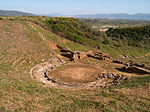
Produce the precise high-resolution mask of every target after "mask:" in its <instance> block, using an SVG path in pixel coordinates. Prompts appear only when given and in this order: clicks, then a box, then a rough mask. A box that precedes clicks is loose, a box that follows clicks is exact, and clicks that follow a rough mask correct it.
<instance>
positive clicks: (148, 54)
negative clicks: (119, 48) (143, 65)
mask: <svg viewBox="0 0 150 112" xmlns="http://www.w3.org/2000/svg"><path fill="white" fill-rule="evenodd" d="M147 56H150V53H146V54H145V55H143V56H141V57H140V58H144V57H147Z"/></svg>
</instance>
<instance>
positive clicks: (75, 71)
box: [47, 64, 104, 84]
mask: <svg viewBox="0 0 150 112" xmlns="http://www.w3.org/2000/svg"><path fill="white" fill-rule="evenodd" d="M102 72H104V70H103V69H102V68H100V67H98V66H95V65H89V64H67V65H64V66H61V67H58V68H57V69H54V70H51V71H48V73H47V75H48V76H49V77H50V78H51V79H52V80H55V81H57V82H60V83H69V84H84V83H90V82H94V81H95V80H96V79H97V78H98V77H99V74H101V73H102Z"/></svg>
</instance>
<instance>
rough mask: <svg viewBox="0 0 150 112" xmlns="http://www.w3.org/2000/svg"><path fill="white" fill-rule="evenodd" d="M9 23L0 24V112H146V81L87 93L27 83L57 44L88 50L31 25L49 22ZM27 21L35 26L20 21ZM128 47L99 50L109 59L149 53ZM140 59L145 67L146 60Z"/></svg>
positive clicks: (149, 83)
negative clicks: (34, 69) (108, 55)
mask: <svg viewBox="0 0 150 112" xmlns="http://www.w3.org/2000/svg"><path fill="white" fill-rule="evenodd" d="M9 19H10V18H9ZM11 19H12V20H8V18H4V20H0V54H1V55H0V112H14V111H16V112H37V111H38V112H51V111H54V112H70V111H71V112H75V111H79V112H92V111H93V112H95V111H97V112H98V111H99V112H116V111H118V112H120V111H122V112H125V111H135V112H137V111H138V112H141V111H145V112H148V111H149V105H150V98H149V95H150V94H149V93H150V81H149V76H147V77H141V78H140V79H139V78H133V79H131V80H130V81H129V82H128V83H126V84H125V85H122V86H115V87H112V88H107V89H90V90H89V89H87V90H71V89H58V88H50V87H47V86H44V85H43V84H41V83H39V82H37V81H36V80H34V79H32V78H31V77H30V73H29V71H30V69H31V68H32V67H33V66H35V65H36V64H38V63H42V62H43V61H47V60H48V59H49V58H51V57H54V55H53V50H54V51H56V52H57V51H58V50H57V48H56V46H55V45H56V44H57V45H60V46H63V47H68V48H70V49H73V50H80V51H88V50H91V49H93V48H92V47H89V46H86V45H83V44H78V43H74V42H71V41H69V40H66V39H64V38H62V37H60V36H57V35H56V34H54V33H52V32H51V31H50V30H48V29H45V28H43V27H41V26H40V25H37V24H36V23H37V22H40V21H43V20H49V18H47V19H46V18H45V17H44V18H39V17H32V18H26V17H20V18H14V17H12V18H11ZM17 19H19V20H17ZM20 19H22V20H21V21H20ZM27 19H30V20H32V21H34V22H29V21H25V20H27ZM40 24H42V25H45V26H46V25H47V24H46V23H44V22H41V23H40ZM85 38H88V37H85ZM130 48H131V47H129V49H125V48H118V47H110V46H107V45H104V46H102V51H103V52H106V53H110V55H111V56H113V57H117V56H118V55H117V53H119V54H123V53H125V52H126V51H127V52H128V53H129V55H132V54H134V55H135V54H136V55H138V56H141V55H144V54H146V53H148V52H149V51H148V50H143V51H141V48H137V49H136V48H131V50H130ZM133 50H134V52H131V51H133ZM142 60H145V61H146V62H147V60H149V57H145V58H143V59H142ZM132 80H133V82H132Z"/></svg>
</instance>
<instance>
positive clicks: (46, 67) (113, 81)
mask: <svg viewBox="0 0 150 112" xmlns="http://www.w3.org/2000/svg"><path fill="white" fill-rule="evenodd" d="M62 62H63V63H62ZM63 64H64V61H62V60H61V61H60V60H59V59H56V58H53V59H50V60H49V61H48V62H44V63H42V64H38V65H36V66H35V67H33V68H32V69H31V71H30V73H31V77H32V78H35V79H36V80H38V81H40V82H42V83H44V84H46V85H48V86H50V87H65V88H91V87H92V88H93V87H103V88H104V87H108V86H111V85H117V84H120V82H122V81H123V80H128V78H129V77H128V76H124V75H122V74H114V73H100V74H95V76H97V78H95V80H94V81H91V82H87V83H86V82H85V83H68V82H63V81H61V80H63V77H59V78H57V79H55V78H53V77H51V75H48V72H50V71H51V70H57V67H59V66H62V65H63ZM53 75H55V74H53ZM66 77H67V78H68V76H66ZM75 77H78V75H77V76H75Z"/></svg>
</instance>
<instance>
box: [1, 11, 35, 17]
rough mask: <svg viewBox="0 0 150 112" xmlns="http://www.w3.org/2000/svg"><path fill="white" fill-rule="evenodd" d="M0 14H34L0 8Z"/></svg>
mask: <svg viewBox="0 0 150 112" xmlns="http://www.w3.org/2000/svg"><path fill="white" fill-rule="evenodd" d="M0 16H34V14H31V13H26V12H20V11H12V10H0Z"/></svg>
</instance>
